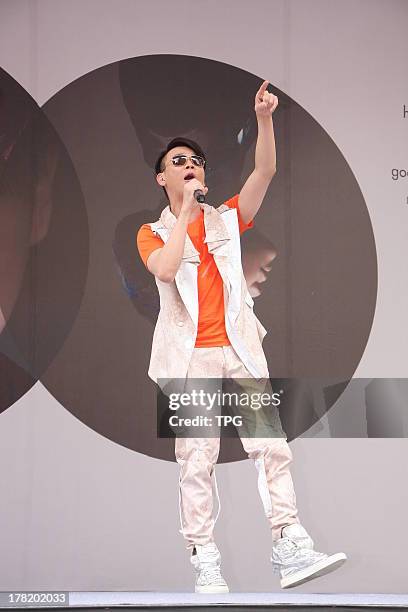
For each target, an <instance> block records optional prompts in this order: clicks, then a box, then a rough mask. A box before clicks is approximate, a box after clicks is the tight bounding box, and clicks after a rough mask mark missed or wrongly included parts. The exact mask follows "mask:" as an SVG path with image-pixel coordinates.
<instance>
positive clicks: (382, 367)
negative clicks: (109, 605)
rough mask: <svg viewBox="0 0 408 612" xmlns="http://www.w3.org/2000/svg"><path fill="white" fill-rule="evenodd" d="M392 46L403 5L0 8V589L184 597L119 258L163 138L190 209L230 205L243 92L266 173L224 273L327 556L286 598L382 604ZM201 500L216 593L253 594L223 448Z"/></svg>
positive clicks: (170, 489) (395, 67)
mask: <svg viewBox="0 0 408 612" xmlns="http://www.w3.org/2000/svg"><path fill="white" fill-rule="evenodd" d="M407 21H408V6H407V4H406V3H405V2H404V1H403V0H401V1H398V0H392V1H387V2H386V1H385V0H383V1H373V0H371V1H370V2H368V0H367V1H364V0H358V1H357V2H356V1H353V2H351V1H345V2H344V1H342V2H340V1H339V2H331V3H327V2H324V1H319V0H314V1H311V0H299V1H294V0H281V1H277V0H272V1H271V0H268V1H262V0H257V2H255V3H252V4H251V5H250V6H249V5H248V3H246V2H235V1H234V2H230V1H229V0H225V1H224V2H223V3H222V4H219V3H216V2H212V1H210V2H206V3H205V5H202V4H197V5H191V4H189V3H187V2H184V1H181V0H178V1H176V2H173V3H168V2H162V1H161V0H159V1H158V2H156V3H155V5H154V6H151V7H150V6H148V5H145V4H144V3H139V2H131V1H126V0H121V1H120V2H113V1H110V0H98V2H96V0H86V1H85V2H81V3H79V2H77V3H72V2H66V1H63V0H57V1H55V0H54V1H51V0H37V1H29V0H27V1H23V0H17V1H16V0H13V1H12V0H3V1H2V2H1V3H0V34H1V36H0V67H1V70H0V91H1V96H0V104H1V115H0V128H1V134H0V137H1V139H0V145H1V146H0V154H1V159H0V164H1V166H0V172H1V175H0V176H1V179H0V180H1V191H0V237H1V240H0V256H1V257H0V259H1V263H0V292H1V293H0V332H1V333H0V359H1V363H0V367H1V379H0V408H1V414H0V424H1V427H0V438H1V444H0V453H1V464H2V466H3V467H2V470H1V484H2V491H3V504H2V507H1V510H0V520H1V526H2V529H1V530H0V543H1V547H2V551H3V555H2V560H1V561H0V567H1V572H0V576H1V578H0V583H1V584H0V590H11V589H13V590H17V589H19V590H29V589H49V590H52V589H58V590H61V589H66V590H77V591H80V590H105V591H109V590H128V591H133V590H143V591H147V590H159V591H181V590H188V591H189V590H191V585H192V575H191V568H190V564H189V561H188V557H187V555H186V553H185V550H184V542H183V540H182V538H181V535H180V534H179V532H178V530H179V518H178V466H177V464H175V462H174V458H173V441H172V440H168V439H158V438H157V435H156V406H155V401H156V399H155V386H154V385H153V383H152V382H151V381H150V380H149V379H148V378H147V366H148V360H149V356H150V346H151V337H152V333H153V326H154V321H155V317H156V315H157V308H158V301H157V293H156V290H155V286H154V284H153V283H152V278H151V277H150V275H149V274H147V272H146V270H145V269H144V268H143V265H142V264H141V261H140V259H139V257H138V254H137V250H136V243H135V236H136V232H137V229H138V227H139V226H140V225H141V224H142V223H145V222H147V221H154V220H156V219H157V218H158V216H159V214H160V210H161V209H162V208H163V206H164V205H165V204H166V202H165V200H164V199H163V193H162V191H161V190H160V188H158V186H157V185H156V183H155V181H154V173H153V165H154V159H155V157H156V155H157V153H158V151H160V149H161V148H162V146H163V144H164V143H165V142H166V141H167V140H168V139H169V138H171V137H172V136H174V135H176V134H184V135H186V136H190V137H192V138H194V139H196V140H198V141H199V142H201V143H202V145H203V148H204V150H206V152H207V153H208V159H209V172H208V185H209V188H210V190H209V194H208V197H207V199H208V201H210V202H211V203H212V204H215V205H216V204H219V203H221V202H222V201H223V200H224V199H226V198H228V197H231V196H232V195H234V194H235V193H238V192H239V189H240V187H241V186H242V184H243V182H244V180H245V179H246V177H247V176H248V175H249V173H250V172H251V169H252V166H253V160H254V150H255V141H256V122H255V117H254V112H253V97H254V95H255V92H256V90H257V88H258V87H259V84H260V83H261V82H262V80H263V79H268V80H269V81H270V83H271V85H270V90H271V91H273V92H274V93H276V94H277V95H278V97H279V107H278V110H277V111H276V113H274V116H273V118H274V127H275V135H276V142H277V153H278V172H277V175H276V177H275V179H274V181H273V183H272V185H271V187H270V188H269V190H268V193H267V195H266V197H265V201H264V203H263V205H262V209H261V211H260V213H259V215H258V216H257V218H256V222H255V227H254V229H253V230H251V231H249V232H247V233H246V234H245V236H244V238H243V241H242V242H243V249H242V259H243V266H244V272H245V276H246V279H247V284H248V287H249V290H250V293H251V295H253V297H254V300H255V312H256V313H257V315H258V316H259V318H260V319H261V321H262V322H263V323H264V325H265V326H266V327H267V329H268V334H267V336H266V338H265V341H264V348H265V353H266V355H267V358H268V363H269V366H270V370H271V375H272V376H275V377H279V378H280V380H281V381H284V382H285V384H286V385H287V389H288V391H290V393H289V396H290V397H291V399H292V404H291V406H292V408H291V410H290V411H289V412H288V415H287V417H286V422H285V425H286V426H287V429H288V433H289V438H290V440H291V448H292V451H293V454H294V464H293V469H292V473H293V478H294V481H295V486H296V492H297V500H298V506H299V512H300V518H301V520H302V523H303V524H304V525H305V526H306V528H307V529H308V530H309V531H310V533H311V535H312V537H313V538H314V540H315V542H316V547H317V549H319V550H324V551H327V552H331V551H333V552H336V551H339V550H343V551H345V552H346V553H347V555H348V557H349V561H348V562H347V563H346V564H345V566H344V567H343V568H342V569H341V570H339V571H338V572H335V573H333V574H332V575H330V576H327V577H325V578H323V579H320V580H319V582H317V581H316V582H311V583H310V584H305V585H302V586H301V587H298V589H297V591H298V592H315V591H316V590H318V591H319V592H348V593H352V592H356V593H357V592H360V593H361V592H383V593H387V592H389V593H392V592H394V593H403V592H405V591H406V582H405V571H404V567H405V555H404V551H405V548H406V546H404V545H406V544H408V539H407V537H406V535H405V531H404V529H402V527H401V526H402V521H403V517H404V516H405V513H406V509H407V505H408V504H407V501H408V499H407V498H408V495H407V491H406V488H405V487H404V486H403V483H402V482H401V474H402V468H403V466H404V465H405V462H406V460H407V455H408V450H407V444H406V440H405V439H404V438H405V437H406V436H407V434H408V428H407V422H406V406H407V391H408V388H407V384H406V381H405V377H407V365H406V363H407V360H406V357H405V354H404V347H405V346H406V345H407V341H408V332H407V329H406V325H405V313H406V311H407V307H408V286H407V282H406V278H405V276H406V275H404V273H403V270H404V268H403V266H404V264H403V262H404V260H405V258H406V241H407V234H408V232H407V226H408V218H407V215H408V213H407V206H406V204H407V180H408V179H407V178H406V159H407V157H406V156H407V146H406V142H407V140H406V134H405V130H406V123H405V122H404V121H405V119H404V104H405V105H408V91H407V90H408V86H407V84H406V81H405V80H404V79H403V78H402V75H403V74H404V70H405V66H404V60H405V58H406V56H407V47H408V43H407V42H406V37H405V36H404V31H405V29H406V25H407ZM406 115H407V116H408V109H407V111H406ZM265 264H268V265H269V264H270V268H271V270H270V272H269V274H268V275H267V278H266V280H264V279H263V278H262V280H264V282H260V269H261V267H262V266H263V265H265ZM294 379H295V381H296V382H295V383H293V380H294ZM350 379H353V380H352V382H351V384H348V382H349V381H350ZM305 381H307V384H305ZM311 381H313V382H311ZM347 385H348V386H347ZM374 438H375V439H374ZM217 479H218V481H219V489H220V495H221V504H222V511H221V515H220V518H219V520H218V522H217V525H216V538H217V543H218V545H219V548H220V550H221V552H222V555H223V564H224V567H225V572H224V573H225V576H226V578H227V579H228V581H229V583H230V586H231V589H233V590H235V591H270V590H275V589H278V588H279V585H278V581H277V578H276V576H275V575H274V574H273V573H272V568H271V565H270V562H269V556H270V548H271V541H270V534H269V531H268V527H267V524H266V521H265V519H264V516H263V512H262V505H261V501H260V499H259V496H258V492H257V486H256V470H255V468H254V466H253V464H252V463H251V462H250V461H248V460H246V459H245V455H244V453H243V451H242V449H241V446H240V443H239V441H238V440H234V439H228V440H224V441H223V445H222V452H221V457H220V465H219V466H218V467H217ZM394 535H397V537H394ZM391 558H392V559H393V568H394V569H393V572H389V571H388V570H389V563H390V559H391Z"/></svg>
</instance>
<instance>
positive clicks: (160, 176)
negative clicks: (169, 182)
mask: <svg viewBox="0 0 408 612" xmlns="http://www.w3.org/2000/svg"><path fill="white" fill-rule="evenodd" d="M156 181H157V182H158V183H159V185H160V187H164V185H165V183H166V179H165V177H164V174H163V172H160V173H159V174H156Z"/></svg>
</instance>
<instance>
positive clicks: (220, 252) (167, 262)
mask: <svg viewBox="0 0 408 612" xmlns="http://www.w3.org/2000/svg"><path fill="white" fill-rule="evenodd" d="M267 86H268V81H264V82H263V84H262V85H261V87H260V89H259V90H258V92H257V94H256V96H255V106H254V110H255V113H256V117H257V123H258V139H257V144H256V151H255V169H254V170H253V172H252V173H251V175H250V176H249V178H248V179H247V181H246V182H245V184H244V186H243V187H242V189H241V191H240V193H239V195H236V196H234V197H233V198H231V199H230V200H227V201H226V202H224V204H222V205H221V206H220V207H219V208H217V209H215V208H213V207H211V206H209V205H208V204H205V203H202V204H201V205H200V204H199V203H198V201H197V199H196V196H195V193H196V192H197V190H201V191H202V193H203V194H206V193H207V191H208V189H207V187H206V185H205V164H206V160H205V154H204V152H203V151H202V149H201V148H200V146H199V145H198V144H197V143H195V142H193V141H191V140H188V139H185V138H184V139H183V138H176V139H174V140H172V141H171V142H170V143H169V144H168V146H167V148H166V150H165V151H162V153H161V154H160V156H159V158H158V160H157V162H156V167H155V170H156V180H157V183H158V184H159V185H160V186H161V187H162V188H163V189H164V190H165V192H166V195H167V198H168V200H169V206H167V207H166V208H165V209H164V210H163V211H162V214H161V216H160V219H159V220H158V221H156V222H155V223H151V224H145V225H143V226H142V227H141V228H140V229H139V232H138V235H137V244H138V248H139V253H140V255H141V258H142V260H143V261H144V263H145V265H146V267H147V269H148V270H149V271H150V272H151V273H152V274H153V275H154V276H155V279H156V284H157V286H158V289H159V294H160V312H159V316H158V319H157V324H156V328H155V332H154V337H153V345H152V354H151V360H150V366H149V376H150V377H151V378H152V379H153V380H154V381H155V382H157V383H158V384H159V385H160V386H163V387H165V388H166V384H167V383H168V381H177V380H178V381H180V380H185V381H189V380H192V379H199V378H203V379H205V380H206V381H211V380H216V379H217V378H218V379H220V378H225V377H226V378H228V379H239V380H240V381H241V382H242V381H245V382H244V384H245V385H248V387H251V386H252V388H253V389H256V388H257V385H260V386H258V388H264V383H263V382H262V381H266V380H267V379H268V378H269V372H268V366H267V363H266V359H265V355H264V353H263V350H262V340H263V337H264V335H265V333H266V330H265V329H264V327H263V326H262V324H261V323H260V321H259V320H258V319H257V317H256V316H255V314H254V312H253V300H252V298H251V296H250V295H249V293H248V289H247V285H246V282H245V278H244V275H243V271H242V265H241V257H240V234H242V232H244V231H246V230H247V229H248V228H250V227H252V225H253V218H254V216H255V215H256V213H257V212H258V210H259V207H260V205H261V203H262V201H263V198H264V196H265V193H266V190H267V189H268V186H269V183H270V182H271V180H272V178H273V176H274V174H275V172H276V152H275V140H274V131H273V123H272V113H273V112H274V110H275V109H276V107H277V105H278V100H277V97H276V96H274V95H273V94H271V93H269V92H268V91H267ZM187 386H188V385H187ZM269 432H270V433H269V435H268V436H266V437H255V436H253V435H249V436H248V437H247V436H245V437H244V436H241V441H242V444H243V446H244V449H245V451H246V452H247V453H248V455H249V456H250V457H251V458H253V459H254V461H255V465H256V467H257V469H258V473H259V477H258V488H259V492H260V494H261V499H262V502H263V505H264V509H265V513H266V516H267V518H268V521H269V523H270V526H271V531H272V558H271V560H272V562H273V565H274V569H275V570H276V571H279V572H280V577H281V586H282V588H285V587H289V586H295V585H297V584H300V583H301V582H304V581H305V580H308V579H310V578H313V577H316V576H318V575H321V574H322V573H326V572H328V571H331V570H333V569H335V568H336V567H339V565H341V564H342V563H343V562H344V560H345V559H346V555H345V554H344V553H337V554H335V555H331V556H328V555H326V554H323V553H318V552H316V551H314V550H313V541H312V539H311V538H310V536H309V535H308V533H307V532H306V530H305V529H304V527H303V526H302V525H301V524H300V522H299V518H298V512H297V508H296V497H295V492H294V487H293V482H292V478H291V474H290V470H289V465H290V463H291V460H292V454H291V451H290V448H289V446H288V443H287V439H286V436H285V434H284V432H283V431H282V429H281V427H280V423H279V420H278V419H277V418H276V415H275V417H274V419H273V423H272V426H271V428H270V430H269ZM252 433H253V432H252ZM175 450H176V458H177V461H178V463H179V464H180V466H181V471H180V519H181V526H182V533H183V535H184V537H185V539H186V541H187V548H188V549H190V550H191V552H192V555H191V563H192V564H193V566H194V568H195V570H196V587H195V590H196V592H201V593H215V592H217V593H220V592H228V587H227V584H226V582H225V580H224V579H223V577H222V575H221V572H220V554H219V551H218V548H217V546H216V545H215V543H214V539H213V527H214V522H215V521H214V519H213V518H212V510H213V503H212V485H213V478H215V470H214V466H215V464H216V462H217V458H218V451H219V438H218V437H217V436H215V437H214V436H211V437H177V438H176V449H175Z"/></svg>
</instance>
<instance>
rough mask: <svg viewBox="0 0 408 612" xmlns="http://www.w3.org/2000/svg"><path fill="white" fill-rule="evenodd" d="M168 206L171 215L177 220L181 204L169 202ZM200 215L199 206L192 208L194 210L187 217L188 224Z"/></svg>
mask: <svg viewBox="0 0 408 612" xmlns="http://www.w3.org/2000/svg"><path fill="white" fill-rule="evenodd" d="M169 206H170V210H171V212H172V213H173V215H174V216H175V217H176V218H178V216H179V214H180V210H181V207H182V203H179V202H177V203H172V202H169ZM200 214H201V207H200V206H198V205H197V206H194V208H193V209H192V210H191V212H190V216H189V220H188V222H189V223H192V222H193V221H195V220H196V219H197V218H198V217H199V216H200Z"/></svg>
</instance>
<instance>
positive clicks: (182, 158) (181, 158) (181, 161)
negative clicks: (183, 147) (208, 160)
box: [166, 155, 205, 168]
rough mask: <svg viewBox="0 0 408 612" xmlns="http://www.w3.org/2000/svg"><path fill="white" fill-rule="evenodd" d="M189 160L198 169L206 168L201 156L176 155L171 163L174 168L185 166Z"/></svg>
mask: <svg viewBox="0 0 408 612" xmlns="http://www.w3.org/2000/svg"><path fill="white" fill-rule="evenodd" d="M188 159H191V161H192V162H193V164H194V165H195V166H197V167H198V168H205V159H204V158H203V157H201V155H175V156H174V157H172V158H171V160H170V161H171V163H172V164H173V166H185V165H186V163H187V160H188ZM166 166H167V164H166Z"/></svg>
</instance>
